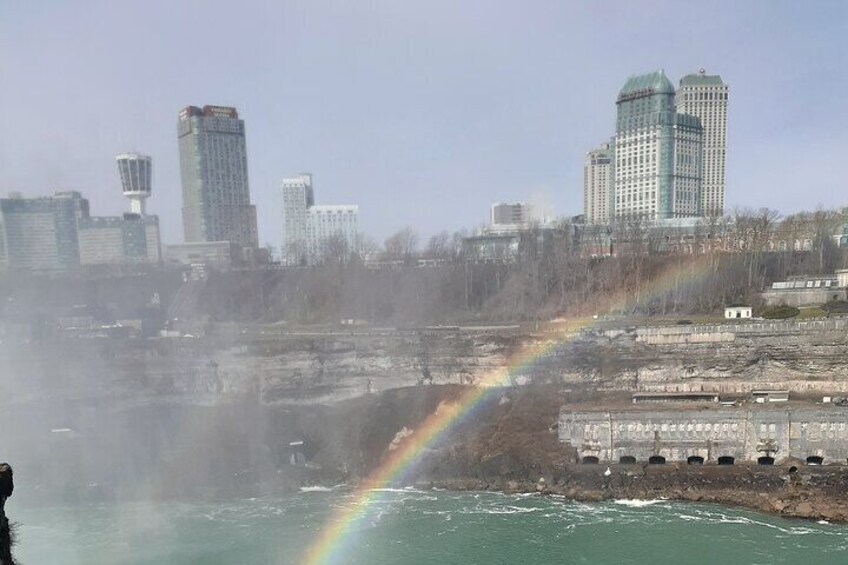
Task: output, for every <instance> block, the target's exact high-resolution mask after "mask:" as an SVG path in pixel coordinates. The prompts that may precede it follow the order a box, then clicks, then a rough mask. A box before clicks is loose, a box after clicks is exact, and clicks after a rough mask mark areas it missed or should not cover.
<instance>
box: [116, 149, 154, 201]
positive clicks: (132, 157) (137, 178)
mask: <svg viewBox="0 0 848 565" xmlns="http://www.w3.org/2000/svg"><path fill="white" fill-rule="evenodd" d="M115 160H116V161H117V162H118V174H119V175H120V176H121V190H122V191H123V193H124V196H126V197H127V198H129V199H130V212H132V213H133V214H138V215H140V216H144V215H145V213H146V210H145V205H144V204H145V201H146V200H147V199H148V198H150V190H151V180H152V177H153V161H152V159H150V157H148V156H147V155H141V154H139V153H121V154H120V155H118V156H117V157H115Z"/></svg>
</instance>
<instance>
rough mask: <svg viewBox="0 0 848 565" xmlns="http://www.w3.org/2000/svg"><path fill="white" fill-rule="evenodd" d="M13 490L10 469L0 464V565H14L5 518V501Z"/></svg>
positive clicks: (7, 524) (4, 464)
mask: <svg viewBox="0 0 848 565" xmlns="http://www.w3.org/2000/svg"><path fill="white" fill-rule="evenodd" d="M14 489H15V485H14V482H13V481H12V467H11V466H10V465H9V464H8V463H0V565H14V561H13V560H12V532H11V528H10V527H9V519H8V518H7V517H6V499H7V498H9V497H10V496H12V491H14Z"/></svg>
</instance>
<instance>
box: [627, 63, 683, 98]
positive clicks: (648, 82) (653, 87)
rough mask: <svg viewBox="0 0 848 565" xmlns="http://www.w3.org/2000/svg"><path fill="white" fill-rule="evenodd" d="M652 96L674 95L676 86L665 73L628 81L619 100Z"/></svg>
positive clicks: (651, 74) (661, 72)
mask: <svg viewBox="0 0 848 565" xmlns="http://www.w3.org/2000/svg"><path fill="white" fill-rule="evenodd" d="M650 94H674V85H673V84H671V81H670V80H668V77H667V76H665V71H663V70H659V71H655V72H653V73H648V74H645V75H639V76H632V77H630V78H629V79H627V82H625V83H624V86H623V87H621V90H620V91H619V92H618V100H619V101H622V100H623V99H630V98H637V97H639V96H646V95H650Z"/></svg>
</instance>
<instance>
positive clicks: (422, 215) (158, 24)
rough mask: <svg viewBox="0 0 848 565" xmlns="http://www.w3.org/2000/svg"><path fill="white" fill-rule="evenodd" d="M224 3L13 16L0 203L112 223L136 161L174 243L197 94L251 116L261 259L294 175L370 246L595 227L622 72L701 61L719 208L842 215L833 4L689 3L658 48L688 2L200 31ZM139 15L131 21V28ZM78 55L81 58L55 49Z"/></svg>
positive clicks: (4, 51)
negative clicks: (723, 175) (723, 159)
mask: <svg viewBox="0 0 848 565" xmlns="http://www.w3.org/2000/svg"><path fill="white" fill-rule="evenodd" d="M229 5H230V4H229V3H226V4H225V3H223V2H211V3H210V2H203V3H201V2H187V3H183V4H181V5H180V6H176V7H173V9H172V8H171V6H170V4H169V3H165V2H151V3H150V6H145V9H144V10H138V9H137V8H138V7H137V6H135V7H131V6H130V5H122V6H113V5H110V4H109V3H106V2H102V1H100V0H96V1H94V2H91V3H90V10H89V11H88V12H86V13H79V11H77V10H74V7H73V6H72V5H71V4H70V3H67V4H64V3H58V4H56V5H53V6H52V7H51V9H50V10H48V9H47V8H44V7H43V6H42V7H34V6H29V5H17V6H10V5H4V6H3V7H0V80H2V82H3V83H4V84H15V85H20V87H18V88H7V89H4V90H3V91H0V107H2V108H4V111H3V112H0V129H2V131H4V133H6V135H5V136H4V138H3V139H4V140H3V142H2V145H1V146H0V171H2V172H3V174H2V175H0V194H2V195H3V196H5V195H6V194H8V193H9V192H12V191H19V192H23V193H25V194H26V195H27V196H41V195H48V194H52V193H53V192H55V191H56V190H66V189H70V190H80V191H82V192H83V193H85V194H86V196H87V197H88V198H89V199H90V200H91V201H92V202H94V203H96V206H97V208H98V209H102V210H103V211H104V212H106V213H109V214H112V213H119V212H120V211H123V210H124V208H125V206H126V204H125V202H124V199H123V197H122V196H121V195H120V191H119V190H117V188H118V187H119V183H120V181H119V179H118V177H117V175H116V173H115V169H114V156H115V155H116V154H118V153H122V152H126V151H139V152H142V153H146V154H150V155H151V156H152V157H153V161H154V167H153V169H154V177H153V183H154V186H153V193H154V195H153V199H152V200H151V201H150V203H149V211H150V213H152V214H157V215H159V217H160V218H161V219H162V231H163V234H162V235H163V240H165V241H167V242H178V241H182V236H181V232H182V226H181V221H180V209H181V206H182V202H181V197H180V194H181V187H180V176H179V154H178V149H177V139H176V131H175V130H176V127H175V123H176V116H177V113H178V112H179V110H180V108H182V107H184V106H185V105H186V104H190V103H192V102H193V101H196V100H203V101H205V102H206V103H209V104H220V105H230V106H235V107H237V108H238V109H239V113H240V115H241V117H242V118H243V119H244V120H245V124H246V136H247V153H248V170H249V178H250V190H251V195H252V200H253V203H254V204H256V206H257V208H258V216H259V231H260V239H259V241H260V244H261V245H264V244H265V243H271V244H272V245H274V246H277V247H278V246H279V245H280V243H281V241H282V237H283V234H282V229H281V227H280V220H281V217H282V189H281V184H282V179H283V178H284V177H287V176H291V175H292V174H295V173H298V172H301V171H311V172H312V173H313V174H314V175H315V178H316V180H315V182H316V188H317V190H318V191H319V192H320V193H321V195H322V196H321V198H320V202H318V203H319V204H321V203H326V202H335V201H342V202H354V203H356V204H358V205H359V206H360V209H361V211H362V220H361V222H362V223H361V225H362V227H363V231H364V232H365V233H366V234H368V235H371V236H374V237H375V238H376V239H377V240H378V241H382V240H383V239H384V238H385V237H386V236H387V235H389V234H391V233H392V232H394V231H396V230H397V229H400V228H401V227H403V226H405V225H411V226H413V227H414V228H415V229H417V230H418V231H419V233H420V234H421V235H422V239H426V237H427V236H429V235H430V234H432V233H434V232H437V231H440V230H442V229H447V230H450V231H453V230H457V229H460V228H463V227H465V228H472V227H474V226H477V225H480V224H483V223H484V222H485V221H486V216H487V214H488V210H489V206H490V205H491V203H492V202H497V201H534V200H537V201H538V200H542V201H548V202H550V203H551V204H552V205H553V208H554V209H555V212H556V214H557V215H559V216H570V215H575V214H579V213H581V212H582V174H583V171H582V169H583V162H584V157H585V153H586V151H587V150H589V149H591V148H592V147H595V146H597V144H598V143H600V142H603V141H604V140H605V139H606V138H607V137H608V132H609V131H610V130H611V127H612V125H613V124H614V121H615V114H614V100H615V95H616V93H617V92H618V90H619V89H620V88H621V86H622V85H623V84H624V82H625V81H626V80H627V78H628V77H629V76H632V75H635V74H640V73H643V72H650V71H653V70H657V69H661V68H664V69H665V71H666V73H667V74H668V75H669V77H670V78H671V79H672V81H673V82H674V83H675V85H677V82H678V81H679V79H680V77H682V76H683V75H685V74H688V73H692V72H697V70H698V68H701V67H703V68H705V69H706V71H707V73H709V74H720V75H722V78H724V80H725V82H727V83H728V84H730V85H731V86H732V88H733V91H734V93H733V99H732V100H731V103H730V109H729V114H730V116H729V118H728V121H729V122H730V123H731V126H730V133H729V139H728V164H727V209H728V210H731V209H733V208H734V207H737V206H739V207H745V206H751V207H757V206H760V205H762V204H763V203H767V204H768V205H769V206H770V207H773V208H776V209H779V210H780V211H781V212H782V213H785V214H788V213H791V212H794V211H797V210H801V209H809V208H811V207H814V206H815V205H816V204H821V205H824V206H841V205H844V204H845V203H846V202H845V198H844V197H843V196H842V195H841V190H840V189H842V188H843V186H844V181H845V176H846V175H845V173H844V172H842V171H839V170H838V169H837V168H836V167H835V166H833V163H836V162H838V155H839V154H840V152H841V150H842V149H845V148H847V147H848V138H847V137H846V135H848V134H846V133H845V132H846V128H845V127H844V126H845V125H846V124H845V122H846V117H845V115H844V112H842V111H841V99H840V98H841V97H840V93H841V91H842V90H843V89H842V86H843V83H844V81H845V79H843V78H841V77H840V76H839V70H840V69H841V67H842V66H844V65H843V63H845V62H846V61H845V59H846V55H845V54H843V53H840V52H838V50H834V49H832V47H829V46H832V45H833V44H838V42H839V41H840V40H841V34H842V33H844V31H846V25H845V23H840V22H844V21H848V19H846V18H839V17H838V16H837V14H838V13H842V14H845V13H846V8H845V7H844V6H842V5H840V4H838V3H833V4H828V5H830V6H831V9H819V10H815V11H813V10H804V9H803V7H798V6H793V5H790V4H774V3H757V4H753V3H752V4H747V5H745V6H743V7H741V8H735V9H732V10H731V9H730V7H731V6H734V5H733V4H730V3H723V4H721V5H719V6H717V7H715V9H714V10H711V12H714V13H712V14H706V15H705V14H704V13H703V10H698V9H697V8H696V7H695V6H694V5H693V6H692V7H690V8H684V9H683V10H676V11H677V12H681V13H675V18H674V20H675V24H674V26H673V27H669V28H664V29H663V30H662V31H663V33H657V34H648V35H646V34H639V33H638V30H640V29H644V28H645V25H654V26H659V25H660V24H656V23H653V24H648V23H647V22H649V21H651V20H652V15H653V14H655V13H656V12H662V11H663V10H665V11H666V12H668V11H669V10H671V9H672V8H674V7H676V6H678V4H677V3H670V2H652V3H648V4H642V5H640V6H639V7H631V6H628V5H625V4H618V3H611V4H608V5H606V6H604V7H598V6H581V5H578V6H572V7H562V6H546V5H545V4H544V3H533V4H532V5H530V7H529V8H526V9H522V8H520V7H518V6H517V5H511V4H506V3H502V4H501V5H500V6H499V7H500V9H499V10H485V9H484V7H485V6H488V4H483V3H471V4H467V5H464V6H461V7H457V8H450V7H448V5H447V4H446V3H431V4H428V7H427V8H425V7H421V6H419V7H404V6H393V5H391V4H389V3H379V2H378V3H375V4H372V6H371V7H368V8H362V7H351V6H346V5H344V4H343V3H333V2H318V3H310V5H309V6H303V5H297V4H293V3H286V4H285V5H284V6H280V7H278V6H276V5H271V4H270V3H261V2H260V3H257V2H254V3H251V4H250V5H249V6H246V7H244V9H243V10H242V11H241V12H240V13H239V14H238V16H239V17H235V18H232V19H231V20H227V24H228V28H227V30H226V31H231V33H232V35H230V34H228V33H210V34H207V35H204V34H203V33H201V32H203V30H205V29H211V30H216V29H219V28H220V26H219V25H218V24H219V23H220V21H221V18H220V16H219V14H220V13H221V11H222V10H224V7H226V6H229ZM775 5H777V6H778V8H777V9H768V7H771V6H775ZM821 6H822V7H823V8H824V6H825V4H824V3H822V4H821ZM813 12H814V13H813ZM129 13H132V14H133V18H134V20H133V21H134V22H135V26H134V27H133V28H127V27H125V26H121V25H119V24H120V22H121V21H123V20H124V19H125V18H126V17H127V14H129ZM610 14H612V15H611V16H610ZM446 15H449V16H450V17H447V16H446ZM608 16H610V17H608ZM109 22H112V23H113V24H114V25H109ZM216 26H218V27H216ZM148 28H149V29H154V28H156V29H157V32H158V33H157V34H156V36H155V37H153V36H146V35H145V30H146V29H148ZM230 28H232V29H231V30H230ZM185 29H190V30H192V32H191V33H189V34H185V33H183V32H184V30H185ZM33 30H35V31H33ZM510 34H511V35H512V36H513V37H515V42H514V43H513V44H510V42H504V41H503V38H504V36H509V35H510ZM641 35H645V37H641ZM77 36H79V37H84V38H86V39H85V41H82V42H79V41H78V38H77ZM606 36H609V37H611V38H612V39H613V40H612V41H609V42H607V41H606ZM328 37H330V38H332V39H331V40H329V41H328V40H327V39H326V38H328ZM698 37H703V38H705V39H704V40H702V41H699V40H698ZM71 41H76V42H77V43H79V49H76V50H75V52H78V53H79V56H77V57H75V56H74V54H72V53H70V52H68V51H67V50H64V49H63V48H62V46H63V45H66V44H68V42H71ZM625 47H626V48H625ZM825 49H827V51H825ZM658 51H659V52H663V53H665V54H667V56H664V57H662V60H657V57H656V55H655V54H656V53H657V52H658ZM822 52H826V53H827V55H828V56H827V57H821V56H820V53H822ZM649 53H650V54H652V55H653V56H651V57H647V56H646V54H649ZM740 53H741V54H742V55H743V56H741V57H740V56H739V55H740ZM774 69H779V70H780V72H774ZM198 77H199V78H198ZM140 87H141V88H140ZM802 195H803V196H802ZM399 201H400V202H402V203H403V205H402V206H400V205H398V204H397V202H399Z"/></svg>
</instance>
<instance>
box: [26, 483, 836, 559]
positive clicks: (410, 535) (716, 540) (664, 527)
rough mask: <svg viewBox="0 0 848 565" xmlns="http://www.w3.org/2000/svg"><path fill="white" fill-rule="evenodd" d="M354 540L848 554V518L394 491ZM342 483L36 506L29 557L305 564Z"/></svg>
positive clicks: (362, 543) (641, 555)
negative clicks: (282, 492)
mask: <svg viewBox="0 0 848 565" xmlns="http://www.w3.org/2000/svg"><path fill="white" fill-rule="evenodd" d="M375 498H376V501H375V502H374V504H373V506H372V507H371V508H372V509H371V511H370V512H369V513H368V516H367V518H366V519H365V520H364V521H363V522H361V523H360V524H359V525H358V526H357V527H356V529H354V530H353V531H352V532H351V535H350V537H349V540H348V541H349V542H350V544H349V546H347V548H348V550H349V552H348V553H346V554H345V555H344V559H343V562H344V563H350V564H373V565H378V564H386V565H389V564H396V563H405V564H421V565H424V564H430V563H463V564H470V563H486V564H491V563H537V564H562V563H567V564H572V563H573V564H577V563H598V564H613V563H615V564H634V565H635V564H643V563H653V564H656V565H665V564H669V565H671V564H679V563H687V564H696V563H717V562H721V563H726V564H740V565H741V564H774V563H815V564H820V565H827V564H841V563H844V562H845V552H846V550H848V527H846V526H837V525H831V524H817V523H812V522H803V521H797V520H785V519H779V518H773V517H767V516H763V515H759V514H756V513H752V512H746V511H737V510H730V509H725V508H721V507H718V506H712V505H699V504H681V503H672V502H665V501H659V502H656V503H654V504H649V505H644V504H632V503H630V502H629V501H622V503H601V504H578V503H572V502H567V501H564V500H562V499H559V498H556V497H538V496H530V495H501V494H495V493H473V492H467V493H452V492H443V491H419V490H409V489H407V490H404V489H398V490H384V491H381V492H380V493H378V494H377V495H376V497H375ZM352 500H353V496H352V494H351V493H350V492H349V491H348V490H346V489H345V488H344V487H340V488H335V489H330V490H323V489H310V490H308V491H305V492H300V493H295V494H291V495H287V496H282V497H259V498H247V499H223V500H210V501H205V502H193V503H181V502H163V503H152V502H134V503H124V504H109V503H82V504H78V505H73V506H55V505H32V506H29V505H28V501H27V500H26V499H25V498H23V499H20V500H17V501H16V504H15V506H14V511H15V517H16V518H17V519H18V521H19V522H20V523H21V526H20V529H19V531H20V539H21V545H20V550H19V558H20V560H21V561H22V562H23V563H65V564H77V563H79V564H83V563H85V564H87V565H91V564H100V563H103V564H111V563H125V564H133V565H143V564H144V565H147V564H154V563H156V564H159V563H171V564H174V565H183V564H197V563H204V564H210V563H211V564H215V563H244V564H267V563H296V562H297V561H298V559H299V557H300V556H301V555H302V552H303V551H304V550H305V548H306V546H307V544H308V543H309V541H310V540H311V538H312V537H313V536H314V535H315V534H317V532H318V531H319V529H320V528H321V527H322V526H323V525H324V523H325V521H326V520H327V519H328V518H329V516H330V512H331V511H332V510H333V509H335V508H338V507H339V506H341V505H345V504H350V503H351V502H352Z"/></svg>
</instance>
